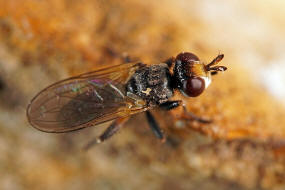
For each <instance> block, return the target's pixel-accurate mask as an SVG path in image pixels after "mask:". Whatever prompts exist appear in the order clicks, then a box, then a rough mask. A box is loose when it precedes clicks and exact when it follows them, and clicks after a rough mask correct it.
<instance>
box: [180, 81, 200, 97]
mask: <svg viewBox="0 0 285 190" xmlns="http://www.w3.org/2000/svg"><path fill="white" fill-rule="evenodd" d="M204 89H205V81H204V79H202V78H200V77H190V78H189V79H188V80H187V81H185V82H184V85H183V92H184V93H185V94H186V95H188V96H190V97H196V96H199V95H200V94H201V93H202V92H203V91H204Z"/></svg>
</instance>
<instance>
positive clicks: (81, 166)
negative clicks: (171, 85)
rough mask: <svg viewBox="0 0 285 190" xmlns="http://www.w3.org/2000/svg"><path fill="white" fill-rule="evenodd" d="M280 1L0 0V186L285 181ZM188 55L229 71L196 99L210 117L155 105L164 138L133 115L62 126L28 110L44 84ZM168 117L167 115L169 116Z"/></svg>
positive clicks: (194, 104)
mask: <svg viewBox="0 0 285 190" xmlns="http://www.w3.org/2000/svg"><path fill="white" fill-rule="evenodd" d="M284 23H285V1H283V0H275V1H268V0H254V1H245V0H244V1H226V0H215V1H211V0H191V1H186V0H176V1H175V0H165V1H151V0H145V1H131V0H124V1H115V0H106V1H103V0H96V1H93V0H83V1H77V0H49V1H38V0H21V1H19V0H9V1H5V0H0V189H4V190H6V189H8V190H14V189H15V190H21V189H43V190H44V189H53V190H57V189H69V190H73V189H74V190H75V189H87V190H88V189H100V190H101V189H102V190H109V189H118V190H119V189H124V190H126V189H166V190H167V189H177V190H180V189H181V190H183V189H201V190H204V189H205V190H207V189H219V190H221V189H234V190H239V189H285V154H284V153H285V152H284V151H285V117H284V116H285V108H284V105H285V88H284V83H285V54H284V52H285V38H284V34H285V25H284ZM182 51H189V52H193V53H195V54H196V55H198V56H199V57H200V59H201V60H202V61H204V62H210V61H211V60H212V59H213V58H215V57H216V56H217V55H218V54H219V53H223V54H225V58H224V60H223V61H222V64H221V65H225V66H227V67H228V70H227V71H226V72H224V73H222V74H219V75H217V76H214V77H213V82H212V84H211V86H210V87H209V88H208V89H207V91H206V92H204V93H203V94H202V95H201V96H199V97H197V98H188V99H187V98H184V99H183V97H181V96H180V95H177V96H176V97H175V98H176V99H178V98H179V99H183V100H184V101H185V103H187V107H188V109H189V110H191V111H192V112H193V113H195V114H196V115H199V116H202V117H204V118H209V119H213V120H214V122H212V123H211V124H208V125H201V124H199V123H195V122H187V121H184V120H181V119H180V118H179V115H181V110H179V109H177V110H174V111H172V112H168V113H165V112H159V111H156V110H154V114H155V116H156V118H157V119H158V121H159V123H160V125H161V127H162V128H163V130H164V131H165V133H166V134H167V136H168V140H167V141H166V143H161V142H160V141H159V140H157V139H156V138H155V137H154V135H153V134H152V132H151V131H150V130H149V128H148V125H147V123H146V121H145V118H144V115H143V114H139V115H136V116H134V117H132V118H131V119H130V120H129V121H128V122H127V123H126V125H125V127H124V128H123V129H122V130H121V131H120V132H119V134H117V135H115V136H114V137H113V138H111V139H110V140H108V141H106V142H104V143H103V144H100V145H98V146H94V147H93V148H92V149H90V150H89V151H88V152H84V151H83V150H82V147H83V146H84V145H86V143H88V142H89V141H90V140H92V139H93V138H94V137H96V136H98V135H99V134H100V132H102V130H104V128H105V127H106V126H107V125H109V123H106V124H103V125H101V126H96V127H91V128H87V129H84V130H80V131H77V132H72V133H67V134H47V133H43V132H40V131H38V130H36V129H34V128H32V127H31V126H30V125H29V124H28V122H27V118H26V113H25V112H26V107H27V105H28V103H29V101H30V100H31V99H32V98H33V96H34V95H35V94H36V93H37V92H39V91H40V90H41V89H43V88H44V87H46V86H47V85H49V84H51V83H53V82H56V81H59V80H61V79H64V78H66V77H69V76H73V75H76V74H80V73H83V72H88V71H92V70H94V69H98V68H102V67H105V66H110V65H114V64H118V63H119V62H120V61H121V60H120V58H119V57H120V56H121V55H126V54H127V55H129V56H130V57H131V58H134V59H138V60H141V61H143V62H144V63H147V64H153V63H160V62H162V61H164V60H166V59H167V58H169V57H171V56H176V55H177V54H178V53H180V52H182ZM165 118H167V119H165Z"/></svg>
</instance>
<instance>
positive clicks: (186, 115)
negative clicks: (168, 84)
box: [182, 105, 212, 123]
mask: <svg viewBox="0 0 285 190" xmlns="http://www.w3.org/2000/svg"><path fill="white" fill-rule="evenodd" d="M183 109H184V114H183V116H182V118H183V119H187V120H192V121H193V120H195V121H198V122H200V123H211V122H212V121H211V120H207V119H203V118H201V117H198V116H196V115H195V114H193V113H191V112H189V111H188V110H187V109H186V107H185V106H184V105H183Z"/></svg>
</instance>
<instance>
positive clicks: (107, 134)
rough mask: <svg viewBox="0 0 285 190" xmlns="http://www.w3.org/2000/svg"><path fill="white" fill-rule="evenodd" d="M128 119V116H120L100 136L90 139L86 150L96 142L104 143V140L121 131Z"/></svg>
mask: <svg viewBox="0 0 285 190" xmlns="http://www.w3.org/2000/svg"><path fill="white" fill-rule="evenodd" d="M127 120H128V118H119V119H116V120H115V121H114V122H113V123H112V124H111V125H110V126H109V127H108V128H107V129H106V130H105V131H104V132H103V134H102V135H100V136H99V137H97V138H95V139H94V140H92V141H90V142H89V143H88V144H87V145H86V146H85V147H84V150H88V149H89V148H90V147H91V146H93V145H95V144H99V143H102V142H103V141H105V140H107V139H109V138H110V137H112V136H113V135H114V134H115V133H117V132H118V131H119V129H120V128H121V127H122V126H123V124H124V123H125V122H126V121H127Z"/></svg>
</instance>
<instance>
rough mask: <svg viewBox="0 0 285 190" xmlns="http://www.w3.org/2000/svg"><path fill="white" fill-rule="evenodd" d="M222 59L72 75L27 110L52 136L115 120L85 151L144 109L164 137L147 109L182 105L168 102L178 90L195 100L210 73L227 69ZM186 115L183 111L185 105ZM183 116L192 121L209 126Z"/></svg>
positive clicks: (187, 57)
mask: <svg viewBox="0 0 285 190" xmlns="http://www.w3.org/2000/svg"><path fill="white" fill-rule="evenodd" d="M223 57H224V55H223V54H219V55H218V56H217V57H216V58H215V59H214V60H213V61H212V62H210V63H209V64H204V63H203V62H201V61H200V60H199V58H198V57H197V56H196V55H194V54H192V53H189V52H183V53H180V54H178V55H177V56H176V58H174V57H172V58H170V59H168V60H167V61H165V63H160V64H153V65H145V64H143V63H131V62H130V63H123V64H120V65H115V66H112V67H107V68H104V69H101V70H96V71H93V72H89V73H85V74H81V75H78V76H75V77H71V78H68V79H65V80H62V81H59V82H57V83H54V84H52V85H50V86H48V87H47V88H45V89H44V90H42V91H41V92H39V93H38V94H37V95H36V96H35V97H34V98H33V99H32V100H31V103H30V104H29V106H28V108H27V117H28V120H29V122H30V124H31V125H32V126H33V127H35V128H36V129H38V130H41V131H44V132H50V133H63V132H70V131H75V130H79V129H82V128H85V127H90V126H94V125H98V124H101V123H104V122H107V121H111V120H114V121H113V123H112V124H111V125H110V126H109V127H108V128H107V129H106V130H105V131H104V132H103V134H102V135H100V136H99V137H97V138H96V139H94V141H92V142H90V143H89V144H88V145H87V147H86V148H89V147H90V146H91V145H93V144H97V143H101V142H103V141H105V140H107V139H108V138H110V137H111V136H113V135H114V134H115V133H116V132H117V131H118V130H119V129H120V128H121V127H122V125H123V124H124V122H126V121H127V119H128V116H130V115H133V114H137V113H140V112H144V111H145V112H146V118H147V121H148V122H149V125H150V128H151V129H152V131H153V132H154V134H155V135H156V137H158V138H159V139H162V140H163V139H165V136H164V134H163V132H162V130H161V129H160V127H159V126H158V124H157V122H156V121H155V119H154V117H153V116H152V114H151V113H150V111H149V110H151V109H152V108H155V107H159V108H161V109H163V110H171V109H174V108H176V107H178V106H183V105H184V104H183V102H182V100H171V98H172V97H173V96H174V93H175V92H176V91H177V90H179V91H180V92H181V93H182V94H183V95H184V96H186V97H197V96H199V95H200V94H201V93H202V92H203V91H204V90H205V89H206V88H207V87H208V86H209V84H210V83H211V75H213V74H216V73H218V72H219V71H225V70H226V69H227V68H226V67H225V66H218V65H217V64H218V63H219V62H220V61H221V60H222V59H223ZM176 89H177V90H176ZM184 111H185V112H187V110H186V108H185V106H184ZM187 113H188V114H187V115H188V116H190V117H192V119H196V120H198V121H200V122H203V123H207V122H209V121H207V120H204V119H201V118H199V117H196V116H195V115H193V114H191V113H190V112H187Z"/></svg>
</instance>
